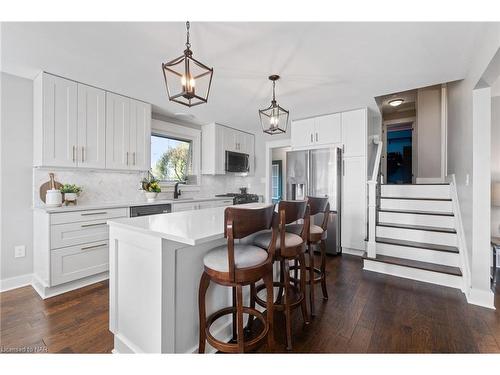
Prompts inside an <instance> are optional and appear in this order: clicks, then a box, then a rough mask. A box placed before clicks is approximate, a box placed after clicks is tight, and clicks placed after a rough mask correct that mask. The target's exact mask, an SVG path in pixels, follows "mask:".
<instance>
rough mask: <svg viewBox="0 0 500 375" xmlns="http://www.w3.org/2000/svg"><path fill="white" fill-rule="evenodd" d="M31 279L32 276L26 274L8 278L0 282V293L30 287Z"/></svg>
mask: <svg viewBox="0 0 500 375" xmlns="http://www.w3.org/2000/svg"><path fill="white" fill-rule="evenodd" d="M32 279H33V274H32V273H28V274H26V275H21V276H15V277H9V278H8V279H3V280H0V292H6V291H8V290H12V289H17V288H21V287H23V286H27V285H31V280H32Z"/></svg>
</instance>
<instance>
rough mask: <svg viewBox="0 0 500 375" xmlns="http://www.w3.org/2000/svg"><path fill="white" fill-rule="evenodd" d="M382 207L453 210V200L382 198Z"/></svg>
mask: <svg viewBox="0 0 500 375" xmlns="http://www.w3.org/2000/svg"><path fill="white" fill-rule="evenodd" d="M380 208H382V209H384V208H386V209H394V210H416V211H431V212H453V208H452V205H451V201H428V200H411V199H410V200H408V199H383V198H381V199H380Z"/></svg>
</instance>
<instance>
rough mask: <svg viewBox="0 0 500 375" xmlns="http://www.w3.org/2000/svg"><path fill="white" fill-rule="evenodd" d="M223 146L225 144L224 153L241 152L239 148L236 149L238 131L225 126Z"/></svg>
mask: <svg viewBox="0 0 500 375" xmlns="http://www.w3.org/2000/svg"><path fill="white" fill-rule="evenodd" d="M222 128H223V132H222V134H223V139H224V141H223V144H224V151H234V152H239V150H238V148H237V147H236V144H237V143H238V141H237V140H236V138H237V134H236V133H237V131H236V130H234V129H231V128H228V127H226V126H223V127H222Z"/></svg>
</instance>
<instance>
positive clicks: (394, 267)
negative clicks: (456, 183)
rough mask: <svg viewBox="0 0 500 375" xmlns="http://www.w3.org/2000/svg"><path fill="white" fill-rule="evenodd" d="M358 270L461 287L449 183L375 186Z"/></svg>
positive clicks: (459, 261) (459, 262)
mask: <svg viewBox="0 0 500 375" xmlns="http://www.w3.org/2000/svg"><path fill="white" fill-rule="evenodd" d="M378 202H379V203H378V204H377V208H376V217H377V219H376V226H375V257H368V255H367V254H366V253H365V256H364V260H363V262H364V269H366V270H369V271H375V272H380V273H385V274H389V275H394V276H399V277H404V278H408V279H414V280H419V281H424V282H429V283H433V284H439V285H444V286H449V287H454V288H460V289H462V288H463V280H462V272H461V270H460V267H461V258H460V253H459V245H458V237H457V231H456V228H455V225H456V224H455V217H454V213H453V206H452V200H451V195H450V185H449V184H418V185H381V186H380V196H379V199H378Z"/></svg>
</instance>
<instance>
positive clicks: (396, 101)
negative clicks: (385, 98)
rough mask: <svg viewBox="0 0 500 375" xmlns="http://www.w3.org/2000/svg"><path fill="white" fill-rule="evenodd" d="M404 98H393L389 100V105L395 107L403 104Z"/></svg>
mask: <svg viewBox="0 0 500 375" xmlns="http://www.w3.org/2000/svg"><path fill="white" fill-rule="evenodd" d="M403 102H404V100H403V99H393V100H389V105H390V106H392V107H397V106H400V105H401V104H403Z"/></svg>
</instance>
